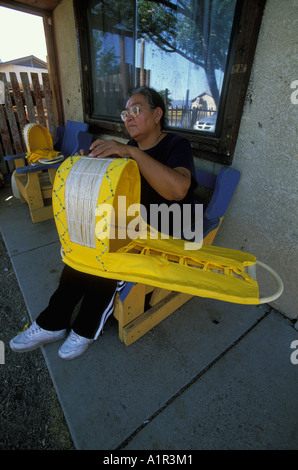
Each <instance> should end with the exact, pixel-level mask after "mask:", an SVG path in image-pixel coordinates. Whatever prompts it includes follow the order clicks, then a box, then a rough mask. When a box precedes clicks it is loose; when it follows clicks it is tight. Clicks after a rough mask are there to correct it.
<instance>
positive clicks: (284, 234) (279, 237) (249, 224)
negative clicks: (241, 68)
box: [54, 0, 298, 318]
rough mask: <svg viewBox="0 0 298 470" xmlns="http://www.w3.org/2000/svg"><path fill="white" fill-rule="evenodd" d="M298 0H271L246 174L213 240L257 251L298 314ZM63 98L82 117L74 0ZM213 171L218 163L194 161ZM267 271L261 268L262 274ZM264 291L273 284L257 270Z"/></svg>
mask: <svg viewBox="0 0 298 470" xmlns="http://www.w3.org/2000/svg"><path fill="white" fill-rule="evenodd" d="M294 4H295V0H283V2H282V8H281V7H280V2H279V0H268V1H267V6H266V9H265V13H264V18H263V23H262V27H261V31H260V36H259V40H258V45H257V50H256V55H255V60H254V66H253V71H252V74H251V80H250V84H249V90H248V93H247V100H246V105H245V109H244V112H243V116H242V121H241V126H240V132H239V138H238V142H237V146H236V151H235V156H234V160H233V166H234V167H235V168H237V169H239V170H240V172H241V181H240V183H239V186H238V189H237V192H236V194H235V196H234V199H233V201H232V203H231V206H230V207H229V209H228V212H227V215H226V217H225V219H224V221H223V224H222V227H221V229H220V231H219V233H218V236H217V238H216V240H215V242H216V243H215V244H217V245H220V246H225V247H229V248H235V249H240V250H243V251H246V252H250V253H253V254H255V255H256V256H257V258H258V259H260V260H261V261H263V262H264V263H266V264H268V265H269V266H271V267H272V268H273V269H274V270H276V271H277V272H278V273H279V275H280V276H281V277H282V279H283V281H284V285H285V290H284V293H283V294H282V296H281V297H280V298H279V299H278V300H277V301H275V302H274V303H273V304H272V305H273V306H274V307H276V308H278V309H279V310H280V311H282V312H283V313H285V314H287V315H288V316H290V317H293V318H298V309H297V290H298V289H297V287H298V286H297V279H298V275H297V274H298V272H297V269H298V268H297V266H298V257H297V240H298V231H297V230H298V228H297V220H298V212H297V208H298V201H297V181H298V178H297V164H298V159H297V147H296V146H297V112H298V104H297V105H294V104H292V103H291V99H290V97H291V93H292V92H293V90H292V89H291V87H290V85H291V83H292V82H293V81H294V80H295V79H298V77H297V70H296V67H295V65H296V60H297V57H296V59H295V57H294V51H295V44H294V42H295V34H294V31H295V21H296V18H297V8H296V7H295V5H294ZM54 18H55V26H56V31H57V44H58V49H59V64H60V73H61V82H62V93H63V102H64V109H65V116H66V118H67V119H76V120H83V110H82V103H81V86H80V79H79V77H80V74H79V64H78V57H77V49H76V37H75V29H74V19H73V7H72V0H63V1H62V2H61V4H59V6H58V7H57V8H56V10H55V15H54ZM196 165H197V166H198V167H202V168H205V169H207V170H209V171H214V172H215V173H217V172H218V170H219V165H217V164H211V163H210V162H207V161H203V160H198V159H197V160H196ZM260 274H261V273H260ZM259 279H260V283H261V286H262V293H264V294H265V295H267V294H268V293H270V292H272V291H273V290H274V288H275V286H274V284H272V283H271V280H270V279H268V278H267V276H263V275H259Z"/></svg>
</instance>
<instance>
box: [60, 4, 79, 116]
mask: <svg viewBox="0 0 298 470" xmlns="http://www.w3.org/2000/svg"><path fill="white" fill-rule="evenodd" d="M53 16H54V30H55V38H56V45H57V54H58V67H59V72H60V83H61V95H62V104H63V109H64V116H65V120H67V119H70V120H73V121H78V122H83V121H84V115H83V106H82V91H81V81H80V71H79V58H78V50H77V41H76V31H75V22H74V11H73V2H72V0H63V1H62V2H61V3H60V4H59V5H58V6H57V8H56V9H55V10H54V15H53Z"/></svg>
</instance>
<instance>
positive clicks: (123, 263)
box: [53, 157, 282, 304]
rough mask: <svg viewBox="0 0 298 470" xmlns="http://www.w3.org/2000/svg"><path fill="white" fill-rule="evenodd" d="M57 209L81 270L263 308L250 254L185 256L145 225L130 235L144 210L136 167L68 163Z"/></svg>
mask: <svg viewBox="0 0 298 470" xmlns="http://www.w3.org/2000/svg"><path fill="white" fill-rule="evenodd" d="M119 197H120V199H119ZM123 197H125V205H124V206H123V207H124V208H123V207H121V210H119V208H120V206H121V204H120V202H122V199H121V198H123ZM119 201H120V202H119ZM132 205H133V206H132ZM131 207H133V208H134V211H131ZM53 209H54V217H55V222H56V225H57V230H58V234H59V237H60V241H61V244H62V253H63V261H64V262H65V263H66V264H67V265H69V266H71V267H72V268H74V269H76V270H78V271H82V272H85V273H89V274H93V275H97V276H101V277H105V278H111V279H118V280H123V281H130V282H138V283H142V284H148V285H151V286H156V287H161V288H164V289H170V290H171V291H177V292H182V293H186V294H190V295H195V296H201V297H209V298H213V299H219V300H223V301H228V302H234V303H240V304H259V303H260V297H259V287H258V283H257V281H256V279H254V276H253V275H251V273H252V271H253V266H255V265H256V263H257V260H256V257H255V256H253V255H251V254H248V253H243V252H242V251H238V250H232V249H226V248H219V247H216V246H208V245H203V246H202V247H201V248H200V249H196V250H187V249H185V242H184V241H183V240H180V239H175V238H173V237H168V239H161V237H159V238H158V239H152V237H151V238H150V235H151V232H150V231H149V229H150V227H148V226H146V225H145V227H146V229H145V230H144V229H143V230H142V231H141V232H140V235H139V236H137V237H136V238H135V239H131V236H130V233H129V230H126V229H127V228H128V227H129V225H130V224H131V222H132V220H133V216H132V215H131V214H132V212H133V215H134V216H135V215H136V213H139V210H140V175H139V170H138V166H137V164H136V163H135V162H134V161H133V160H127V159H123V158H116V159H92V158H88V157H70V158H68V159H67V160H66V161H64V162H63V163H62V165H61V166H60V167H59V169H58V170H57V173H56V178H55V182H54V189H53ZM123 212H126V213H125V214H124V213H123ZM128 214H130V216H129V217H127V215H128ZM123 220H125V226H123V223H122V221H123ZM143 226H144V224H143ZM119 235H120V236H119ZM276 279H277V280H278V278H277V277H276ZM281 290H282V286H280V288H279V291H278V294H279V295H280V293H281V292H280V291H281Z"/></svg>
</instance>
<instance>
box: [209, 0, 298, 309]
mask: <svg viewBox="0 0 298 470" xmlns="http://www.w3.org/2000/svg"><path fill="white" fill-rule="evenodd" d="M295 3H296V6H295V5H294V4H295ZM297 10H298V9H297V2H295V0H283V2H282V7H281V4H280V2H279V0H269V1H268V2H267V5H266V9H265V14H264V17H263V22H262V27H261V31H260V36H259V40H258V44H257V50H256V54H255V60H254V66H253V71H252V74H251V79H250V85H249V90H248V93H247V99H246V105H245V109H244V112H243V116H242V120H241V127H240V132H239V137H238V141H237V147H236V151H235V156H234V160H233V166H234V167H235V168H237V169H238V170H240V171H241V180H240V183H239V187H238V189H237V193H236V195H235V197H234V199H233V201H232V204H231V206H230V208H229V211H228V214H227V217H226V218H225V220H224V223H223V225H222V227H221V230H220V231H219V234H218V237H217V239H216V243H217V244H220V245H221V246H226V247H231V248H236V249H243V250H244V251H246V252H251V253H254V254H255V255H256V256H257V257H258V259H260V260H261V261H263V262H264V263H266V264H268V265H270V266H271V267H272V268H273V269H274V270H276V271H277V272H278V273H279V275H280V276H281V278H282V279H283V282H284V285H285V289H284V293H283V294H282V296H281V297H280V298H279V299H278V300H277V301H275V302H273V304H272V305H273V306H275V307H276V308H278V309H279V310H281V311H282V312H284V313H286V314H287V315H289V316H292V317H295V318H297V316H298V294H297V291H298V285H297V281H298V256H297V251H298V250H297V241H298V227H297V222H298V197H297V182H298V178H297V176H298V171H297V167H298V159H297V155H298V152H297V122H298V120H297V117H298V104H296V105H295V104H293V103H292V102H291V94H292V93H293V89H291V86H290V85H291V83H292V82H293V81H294V80H295V79H297V78H298V76H297V41H296V34H295V30H296V27H295V26H296V25H297V13H298V11H297ZM295 52H296V55H295ZM266 279H267V278H266ZM266 279H265V278H263V277H260V281H262V283H263V281H264V287H266V286H267V280H266ZM273 287H274V286H273ZM268 289H269V285H268ZM269 290H270V289H269ZM265 291H267V287H266V289H265Z"/></svg>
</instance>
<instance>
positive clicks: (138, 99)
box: [125, 93, 162, 141]
mask: <svg viewBox="0 0 298 470" xmlns="http://www.w3.org/2000/svg"><path fill="white" fill-rule="evenodd" d="M132 106H140V113H139V114H138V115H137V116H136V117H135V118H134V117H132V116H131V114H129V115H128V117H127V119H126V121H125V127H126V129H127V131H128V133H129V135H130V136H131V137H132V138H133V139H135V140H136V141H138V140H140V139H142V138H144V137H145V138H146V137H148V136H150V134H151V133H152V134H153V133H154V132H156V130H157V129H160V119H161V115H162V114H161V113H162V110H161V108H156V109H150V105H149V103H148V101H147V100H146V98H145V96H143V95H142V94H141V93H137V94H136V95H132V96H131V97H130V98H129V100H128V101H127V103H126V108H125V109H126V110H129V109H130V108H131V107H132Z"/></svg>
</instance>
